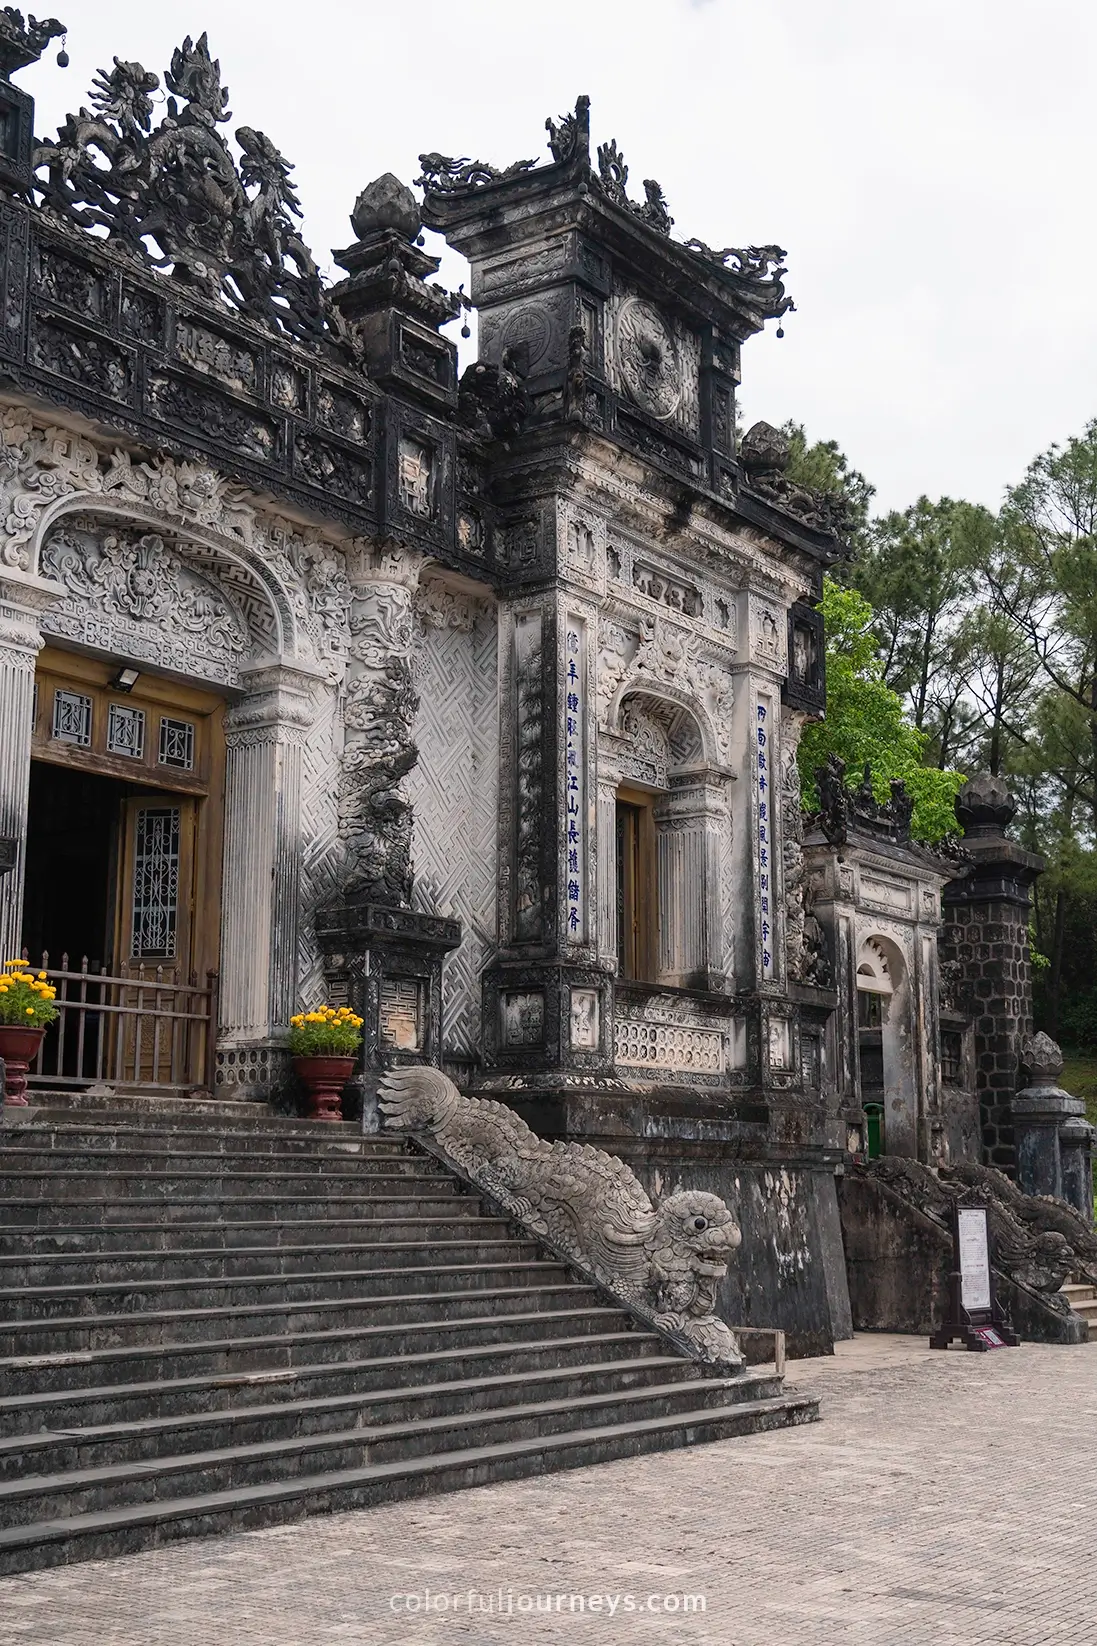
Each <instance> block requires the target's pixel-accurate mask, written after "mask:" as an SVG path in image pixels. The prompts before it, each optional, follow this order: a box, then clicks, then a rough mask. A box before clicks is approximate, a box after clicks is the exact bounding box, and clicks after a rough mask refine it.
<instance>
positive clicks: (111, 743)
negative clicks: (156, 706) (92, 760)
mask: <svg viewBox="0 0 1097 1646" xmlns="http://www.w3.org/2000/svg"><path fill="white" fill-rule="evenodd" d="M107 748H108V750H109V751H110V753H111V754H124V755H125V756H126V757H127V759H129V760H140V759H141V757H142V756H143V754H144V752H145V711H144V709H135V708H132V707H131V706H130V705H129V704H128V703H112V704H111V705H110V711H109V713H108V715H107Z"/></svg>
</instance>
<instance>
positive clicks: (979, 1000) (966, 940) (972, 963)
mask: <svg viewBox="0 0 1097 1646" xmlns="http://www.w3.org/2000/svg"><path fill="white" fill-rule="evenodd" d="M949 890H951V888H950V889H949ZM945 898H946V905H949V904H951V907H949V908H948V913H949V917H950V918H949V922H948V924H947V925H946V926H945V927H944V929H943V931H942V933H941V937H940V941H939V945H938V953H939V955H940V958H941V960H942V961H950V960H955V961H956V962H958V964H959V967H960V979H961V981H960V986H959V990H958V996H959V999H958V1004H959V1005H960V1006H961V1008H962V1009H963V1010H965V1011H967V1012H970V1014H971V1018H972V1027H973V1030H974V1034H975V1081H976V1091H977V1093H978V1096H979V1113H980V1120H981V1123H982V1130H983V1159H984V1161H985V1162H986V1164H987V1165H989V1166H998V1167H1000V1168H1001V1169H1002V1170H1003V1171H1008V1172H1009V1173H1010V1174H1011V1175H1012V1173H1013V1171H1014V1169H1015V1167H1016V1161H1017V1157H1016V1151H1015V1148H1014V1140H1013V1099H1014V1096H1015V1095H1016V1092H1017V1089H1018V1085H1019V1083H1020V1077H1019V1070H1020V1056H1021V1044H1022V1042H1023V1041H1024V1040H1025V1039H1026V1038H1027V1037H1028V1036H1029V1035H1031V1033H1032V977H1031V971H1030V966H1029V958H1028V898H1027V895H1026V898H1025V903H1024V905H1023V906H1022V905H1021V904H1019V903H1007V902H1005V901H1004V900H1002V899H999V898H987V899H985V900H984V899H979V900H978V901H971V902H967V901H965V902H962V903H952V900H951V898H950V896H949V891H948V890H947V891H946V893H945Z"/></svg>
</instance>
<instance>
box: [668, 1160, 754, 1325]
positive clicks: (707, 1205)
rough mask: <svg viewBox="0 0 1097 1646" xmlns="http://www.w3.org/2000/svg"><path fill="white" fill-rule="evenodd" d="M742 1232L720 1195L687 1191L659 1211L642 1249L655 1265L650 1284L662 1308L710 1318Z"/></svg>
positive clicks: (681, 1192)
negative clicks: (720, 1284)
mask: <svg viewBox="0 0 1097 1646" xmlns="http://www.w3.org/2000/svg"><path fill="white" fill-rule="evenodd" d="M742 1238H743V1236H742V1232H741V1230H740V1228H739V1225H738V1224H737V1223H736V1221H735V1219H734V1218H733V1217H732V1215H731V1213H730V1212H729V1211H728V1208H727V1207H726V1206H725V1205H724V1202H723V1201H722V1200H721V1199H720V1198H719V1196H718V1195H714V1194H706V1193H704V1191H702V1190H700V1189H684V1190H682V1191H680V1192H679V1193H678V1194H672V1195H668V1196H667V1198H666V1199H665V1200H662V1201H660V1202H659V1204H658V1205H657V1206H656V1208H655V1216H654V1221H653V1225H652V1229H651V1232H650V1234H649V1235H648V1236H647V1239H646V1240H645V1241H644V1247H645V1250H646V1252H647V1254H648V1257H649V1260H650V1263H651V1274H650V1281H651V1286H652V1289H653V1291H654V1292H655V1294H656V1297H657V1299H658V1302H659V1307H660V1309H661V1310H664V1311H668V1312H670V1313H672V1314H682V1315H694V1316H697V1315H707V1314H711V1313H712V1311H713V1309H714V1307H715V1302H716V1287H717V1285H718V1283H719V1282H720V1281H721V1280H722V1279H723V1278H724V1276H725V1275H726V1274H727V1270H728V1259H729V1258H730V1256H731V1254H732V1252H734V1251H735V1250H736V1248H737V1247H738V1246H739V1244H740V1242H741V1241H742Z"/></svg>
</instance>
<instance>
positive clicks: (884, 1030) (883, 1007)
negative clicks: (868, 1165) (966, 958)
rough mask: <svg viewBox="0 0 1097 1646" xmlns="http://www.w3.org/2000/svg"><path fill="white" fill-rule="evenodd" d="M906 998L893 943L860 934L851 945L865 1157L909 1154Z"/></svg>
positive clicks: (903, 970) (910, 1120)
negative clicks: (855, 945)
mask: <svg viewBox="0 0 1097 1646" xmlns="http://www.w3.org/2000/svg"><path fill="white" fill-rule="evenodd" d="M908 1002H909V987H908V974H907V968H906V964H905V962H904V960H903V955H902V951H901V950H900V949H899V947H898V945H897V944H895V943H894V942H892V941H891V940H890V939H889V938H887V937H883V936H881V935H879V934H873V935H871V936H868V937H865V938H863V939H862V940H861V942H860V944H859V945H858V949H857V1066H858V1090H859V1095H860V1100H861V1107H862V1108H863V1110H864V1113H865V1131H866V1150H867V1153H868V1155H869V1157H870V1158H876V1157H878V1156H879V1155H882V1154H910V1153H913V1146H912V1130H911V1128H912V1124H913V1117H912V1114H911V1113H910V1112H909V1111H910V1105H911V1101H912V1097H913V1093H912V1090H911V1078H912V1070H911V1066H910V1055H909V1053H910V1047H909V1038H910V1036H909V1023H908V1021H907V1019H908V1017H909V1010H908Z"/></svg>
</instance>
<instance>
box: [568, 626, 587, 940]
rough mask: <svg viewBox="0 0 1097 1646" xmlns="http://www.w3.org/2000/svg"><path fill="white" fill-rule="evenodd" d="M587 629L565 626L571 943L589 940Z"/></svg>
mask: <svg viewBox="0 0 1097 1646" xmlns="http://www.w3.org/2000/svg"><path fill="white" fill-rule="evenodd" d="M586 665H587V659H586V624H585V623H583V622H582V620H581V619H579V618H577V617H571V616H569V617H568V619H567V621H566V623H565V625H564V812H563V822H564V866H565V875H564V911H565V913H564V918H565V923H566V932H565V936H566V938H567V941H568V942H569V943H582V942H585V940H586V935H587V839H586V836H587V808H586V688H587V681H586Z"/></svg>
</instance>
